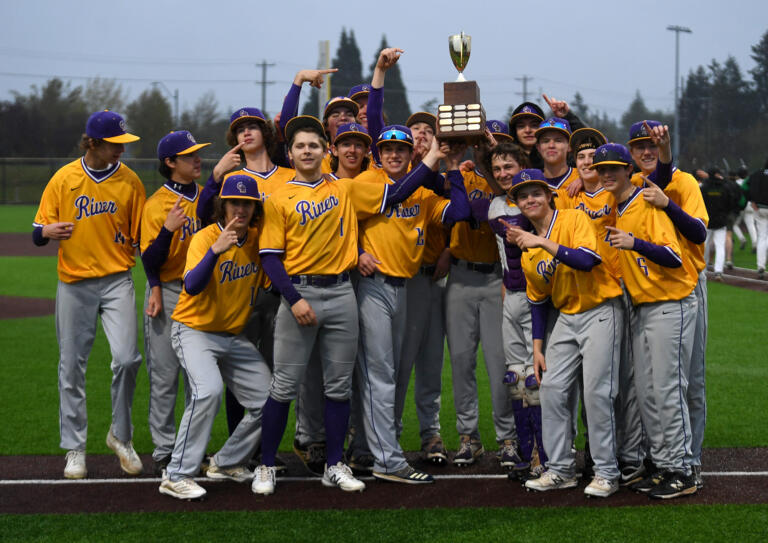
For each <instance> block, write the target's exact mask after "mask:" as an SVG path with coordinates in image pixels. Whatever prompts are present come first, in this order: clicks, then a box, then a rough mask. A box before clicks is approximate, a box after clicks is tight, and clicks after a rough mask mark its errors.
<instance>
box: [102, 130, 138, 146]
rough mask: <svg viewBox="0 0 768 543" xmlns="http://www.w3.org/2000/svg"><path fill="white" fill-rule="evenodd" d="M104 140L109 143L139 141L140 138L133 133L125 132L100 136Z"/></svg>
mask: <svg viewBox="0 0 768 543" xmlns="http://www.w3.org/2000/svg"><path fill="white" fill-rule="evenodd" d="M102 139H103V140H104V141H108V142H109V143H131V142H134V141H139V140H140V139H141V138H140V137H139V136H134V135H133V134H129V133H128V132H126V133H125V134H120V135H119V136H112V137H109V138H102Z"/></svg>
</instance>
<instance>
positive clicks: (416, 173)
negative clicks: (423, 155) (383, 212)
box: [384, 164, 463, 207]
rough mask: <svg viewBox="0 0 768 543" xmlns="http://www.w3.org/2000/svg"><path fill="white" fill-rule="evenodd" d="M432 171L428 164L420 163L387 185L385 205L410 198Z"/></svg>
mask: <svg viewBox="0 0 768 543" xmlns="http://www.w3.org/2000/svg"><path fill="white" fill-rule="evenodd" d="M432 173H433V172H432V170H430V169H429V168H428V167H427V166H426V165H424V164H419V165H418V166H416V167H415V168H414V169H412V170H411V171H410V172H408V173H407V174H405V175H404V176H403V177H401V178H400V179H398V180H397V181H395V183H394V184H392V185H387V190H386V193H385V195H384V207H387V206H391V205H393V204H399V203H400V202H402V201H403V200H405V199H406V198H408V197H409V196H410V195H411V194H413V191H415V190H416V189H417V188H419V187H420V186H421V185H422V183H424V181H425V180H426V179H427V178H428V177H429V176H430V175H431V174H432ZM462 186H463V185H462Z"/></svg>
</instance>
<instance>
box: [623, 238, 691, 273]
mask: <svg viewBox="0 0 768 543" xmlns="http://www.w3.org/2000/svg"><path fill="white" fill-rule="evenodd" d="M632 250H634V251H637V252H638V253H640V254H641V255H643V256H644V257H646V258H647V259H648V260H650V261H651V262H653V263H655V264H658V265H659V266H664V267H666V268H679V267H680V266H682V265H683V261H682V260H680V256H679V255H677V254H676V253H675V252H674V251H673V250H672V249H670V248H668V247H664V246H662V245H656V244H655V243H651V242H650V241H645V240H642V239H639V238H635V245H634V246H633V247H632Z"/></svg>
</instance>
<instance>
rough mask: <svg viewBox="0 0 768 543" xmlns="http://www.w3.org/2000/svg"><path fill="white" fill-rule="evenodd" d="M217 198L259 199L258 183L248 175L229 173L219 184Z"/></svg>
mask: <svg viewBox="0 0 768 543" xmlns="http://www.w3.org/2000/svg"><path fill="white" fill-rule="evenodd" d="M219 198H221V199H222V200H227V199H234V198H242V199H245V200H261V195H260V194H259V184H258V183H257V182H256V180H255V179H254V178H253V177H251V176H250V175H243V174H237V175H230V176H229V177H227V178H225V179H224V182H223V183H222V184H221V191H220V192H219Z"/></svg>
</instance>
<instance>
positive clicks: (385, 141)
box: [376, 140, 413, 148]
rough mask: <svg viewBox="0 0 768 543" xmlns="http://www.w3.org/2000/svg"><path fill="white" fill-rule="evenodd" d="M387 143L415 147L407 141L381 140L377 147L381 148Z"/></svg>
mask: <svg viewBox="0 0 768 543" xmlns="http://www.w3.org/2000/svg"><path fill="white" fill-rule="evenodd" d="M385 143H402V144H403V145H407V146H408V147H411V148H412V147H413V143H412V142H410V141H405V140H381V141H377V142H376V147H381V146H382V145H384V144H385Z"/></svg>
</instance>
